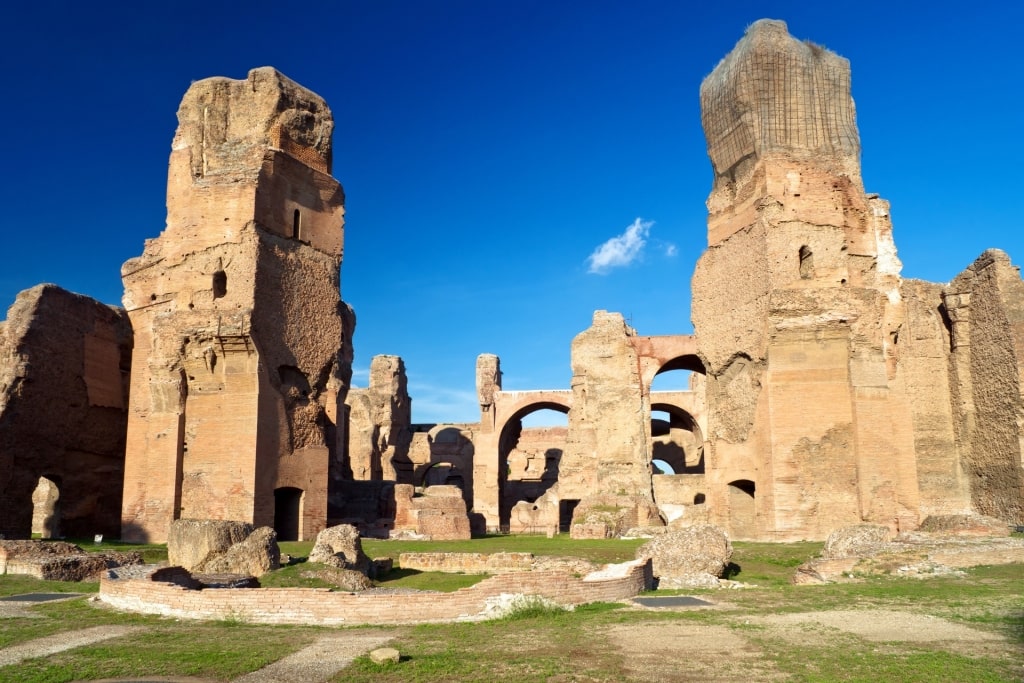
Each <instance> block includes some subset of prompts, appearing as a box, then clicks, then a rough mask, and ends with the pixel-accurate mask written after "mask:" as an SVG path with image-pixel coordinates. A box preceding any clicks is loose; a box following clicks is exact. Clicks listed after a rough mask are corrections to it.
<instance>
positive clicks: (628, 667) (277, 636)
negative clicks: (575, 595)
mask: <svg viewBox="0 0 1024 683" xmlns="http://www.w3.org/2000/svg"><path fill="white" fill-rule="evenodd" d="M640 543H641V541H586V542H576V541H571V540H569V539H568V538H564V537H556V538H554V539H548V538H545V537H540V536H530V537H489V538H485V539H479V540H478V541H470V542H460V543H430V542H412V541H410V542H404V541H403V542H393V541H365V542H364V547H365V548H366V551H367V553H368V554H369V555H371V556H372V557H383V556H390V557H397V555H398V554H399V553H401V552H404V551H406V550H422V551H449V552H451V551H463V552H485V553H487V552H499V551H516V552H532V553H534V554H537V555H576V556H583V557H587V558H588V559H595V560H599V561H610V560H616V561H618V560H625V559H630V558H632V556H633V553H634V552H635V548H636V546H638V545H639V544H640ZM577 544H578V545H577ZM282 546H283V548H282V549H283V551H284V552H287V553H289V554H291V555H293V557H296V558H304V557H305V554H308V551H309V546H310V544H301V543H297V544H288V543H285V544H282ZM734 546H735V553H734V556H733V565H734V566H733V567H732V568H731V573H732V578H734V579H736V580H738V581H741V582H743V583H745V584H747V585H748V587H747V588H741V589H734V590H697V591H688V594H690V595H694V596H696V597H700V598H702V599H704V600H706V601H708V602H711V603H713V604H714V606H713V607H711V608H703V609H695V608H687V609H640V608H638V607H637V606H635V605H632V604H630V603H628V602H626V603H614V604H610V603H599V604H594V605H587V606H583V607H580V608H577V609H576V610H575V611H571V612H570V611H564V610H560V609H552V608H550V607H545V606H543V605H539V604H532V605H526V606H525V607H524V608H522V609H521V610H520V611H519V612H518V613H516V614H513V615H511V616H509V617H506V618H504V619H499V620H495V621H490V622H483V623H456V624H443V625H422V626H415V627H387V628H385V629H384V630H385V631H386V632H387V633H388V634H389V635H391V636H392V637H393V640H392V643H391V644H392V645H393V646H394V647H397V648H398V649H399V651H400V652H401V653H402V661H401V662H399V663H398V664H391V665H386V666H379V665H376V664H373V663H372V662H370V660H369V658H368V657H365V656H363V657H359V658H357V659H356V660H355V661H354V662H353V663H352V664H351V665H350V666H349V667H347V668H346V669H344V670H342V671H340V672H338V673H337V674H336V675H335V676H334V677H333V678H332V679H330V680H332V681H336V682H337V683H340V682H342V681H345V682H346V683H348V682H359V681H383V682H385V683H386V682H389V681H394V682H396V683H397V682H399V681H402V682H406V681H488V682H490V681H495V680H501V681H544V682H550V683H569V682H570V681H578V682H583V681H587V682H595V681H623V680H646V681H651V680H657V681H691V680H703V679H714V680H786V681H790V680H791V681H871V682H873V683H874V682H877V681H888V680H899V681H922V682H923V681H1020V680H1022V678H1024V565H1019V564H1018V565H1005V566H996V567H977V568H974V569H971V570H968V571H966V572H965V573H964V575H946V576H936V577H932V578H928V579H923V580H922V579H904V578H888V577H875V578H870V579H868V580H866V581H864V582H863V583H851V584H830V585H821V586H795V585H791V584H790V583H789V577H790V576H791V575H792V572H793V568H794V567H795V566H796V565H797V564H799V563H801V562H803V561H804V560H806V559H808V558H809V557H811V556H813V555H815V554H817V553H818V552H819V550H820V547H821V544H820V543H791V544H768V543H735V544H734ZM118 549H130V548H129V547H126V546H121V547H119V548H118ZM158 550H159V549H158V548H156V549H154V548H151V549H150V551H152V552H157V551H158ZM304 565H307V563H305V562H296V563H295V564H293V565H291V566H289V567H286V568H285V569H282V570H281V571H280V572H278V573H277V574H279V575H282V576H284V577H285V580H286V581H287V580H295V579H294V578H293V579H287V573H289V572H292V573H295V574H297V573H298V572H299V571H300V570H301V568H302V567H303V566H304ZM307 566H313V565H307ZM394 574H395V576H394V577H393V578H391V577H389V579H391V580H388V581H386V582H385V585H405V586H410V584H409V583H403V582H409V581H414V582H419V583H420V584H422V586H421V587H430V588H439V587H440V588H442V589H445V590H454V589H455V588H457V587H458V585H457V584H458V582H459V581H470V580H478V579H479V577H469V576H461V575H441V574H428V573H412V572H408V571H406V570H401V569H399V570H396V571H395V572H394ZM272 580H274V579H271V578H270V577H268V578H267V579H266V581H265V582H264V583H265V585H267V584H268V583H269V582H270V581H272ZM442 580H447V581H453V582H455V583H454V584H449V585H447V586H442V585H441V584H439V583H437V582H438V581H442ZM418 585H419V584H418ZM453 586H454V587H453ZM410 587H411V586H410ZM95 590H96V586H95V584H62V583H57V582H41V581H37V580H35V579H30V578H26V577H16V576H0V595H11V594H15V593H23V592H30V591H37V592H60V591H74V592H85V593H91V592H93V591H95ZM5 604H7V603H0V605H5ZM886 623H889V624H891V625H892V626H893V628H891V629H890V631H879V630H878V629H879V628H881V626H884V625H885V624H886ZM106 625H122V626H132V627H135V628H136V630H134V631H132V632H131V633H129V634H128V635H124V636H121V637H119V638H116V639H112V640H109V641H102V642H99V643H95V644H93V645H88V646H83V647H78V648H74V649H71V650H67V651H64V652H60V653H56V654H52V655H48V656H46V657H40V658H36V659H29V660H26V661H23V662H21V663H19V664H16V665H12V666H0V680H2V681H5V682H7V681H10V682H12V683H42V682H45V683H68V682H71V681H81V680H90V679H98V678H114V677H130V676H134V677H138V676H165V677H174V676H178V677H184V676H193V677H198V678H205V679H209V680H212V681H229V680H232V679H234V678H237V677H238V676H241V675H243V674H245V673H247V672H249V671H253V670H256V669H259V668H261V667H262V666H265V665H266V664H268V663H270V662H272V661H276V660H278V659H281V658H282V657H285V656H287V655H288V654H290V653H292V652H295V651H297V650H300V649H302V648H303V647H305V646H306V645H309V644H311V643H313V642H315V641H316V640H318V639H320V638H323V637H325V636H337V635H343V634H344V632H345V629H336V628H322V627H318V626H315V625H310V626H302V627H275V626H254V625H247V624H242V623H239V622H237V621H232V620H227V621H221V622H207V623H200V622H185V621H177V620H173V619H166V618H160V617H155V616H142V615H134V614H124V613H118V612H114V611H112V610H109V609H107V608H103V607H99V606H97V605H96V604H95V603H92V602H89V600H88V596H86V597H82V598H76V599H73V600H70V601H66V602H61V603H50V604H40V605H35V606H31V607H25V608H23V611H22V612H20V613H14V614H7V615H4V613H3V612H0V656H2V653H3V650H2V648H5V647H10V646H11V645H16V644H19V643H25V642H28V641H31V640H33V639H36V638H40V637H44V636H49V635H55V634H59V633H62V632H67V631H73V630H77V629H82V628H87V627H94V626H106ZM858 629H860V630H858ZM873 629H874V631H873ZM876 631H877V632H876ZM946 632H948V635H943V633H946Z"/></svg>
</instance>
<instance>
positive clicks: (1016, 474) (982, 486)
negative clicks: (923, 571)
mask: <svg viewBox="0 0 1024 683" xmlns="http://www.w3.org/2000/svg"><path fill="white" fill-rule="evenodd" d="M943 303H944V310H945V313H946V315H947V316H948V318H949V321H950V326H951V329H952V340H951V348H952V352H951V354H950V375H951V377H952V394H953V396H952V398H953V411H954V418H955V419H954V422H953V424H954V426H955V429H956V434H957V438H958V441H959V442H960V444H961V446H962V449H963V454H964V455H963V468H964V470H965V473H966V475H967V480H968V481H969V486H970V496H971V503H972V505H973V506H974V508H975V509H976V510H977V511H978V512H980V513H982V514H984V515H989V516H991V517H996V518H999V519H1003V520H1005V521H1007V522H1010V523H1012V524H1022V523H1024V445H1022V438H1024V437H1022V427H1024V396H1022V390H1024V382H1022V376H1021V373H1022V369H1024V281H1022V280H1021V277H1020V271H1019V269H1018V268H1017V267H1015V266H1013V265H1012V264H1011V263H1010V259H1009V257H1008V256H1007V255H1006V254H1005V253H1004V252H1002V251H999V250H998V249H990V250H988V251H986V252H985V253H984V254H982V255H981V256H980V257H978V259H977V260H976V261H975V262H974V263H973V264H971V266H970V267H969V268H968V269H967V270H965V271H964V272H963V273H961V274H960V275H959V276H957V277H956V278H955V279H954V280H953V281H952V282H950V283H949V285H948V286H947V287H946V290H945V292H944V295H943Z"/></svg>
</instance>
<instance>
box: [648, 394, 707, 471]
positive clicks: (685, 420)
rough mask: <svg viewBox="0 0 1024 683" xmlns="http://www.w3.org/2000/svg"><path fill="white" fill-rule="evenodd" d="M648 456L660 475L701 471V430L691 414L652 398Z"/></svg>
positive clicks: (702, 467)
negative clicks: (659, 471) (649, 450)
mask: <svg viewBox="0 0 1024 683" xmlns="http://www.w3.org/2000/svg"><path fill="white" fill-rule="evenodd" d="M651 456H652V459H653V460H654V462H655V464H656V466H657V467H658V469H659V470H661V473H662V474H704V433H703V432H702V431H701V428H700V425H698V424H697V420H696V419H694V417H693V415H691V414H690V413H689V412H687V411H685V410H683V409H682V408H680V407H679V406H675V405H672V404H670V403H655V402H654V399H652V402H651Z"/></svg>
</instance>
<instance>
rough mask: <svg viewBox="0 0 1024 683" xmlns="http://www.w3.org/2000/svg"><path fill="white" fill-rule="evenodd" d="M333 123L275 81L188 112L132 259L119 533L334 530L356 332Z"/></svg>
mask: <svg viewBox="0 0 1024 683" xmlns="http://www.w3.org/2000/svg"><path fill="white" fill-rule="evenodd" d="M333 125H334V123H333V118H332V116H331V112H330V110H329V109H328V107H327V105H326V103H325V102H324V101H323V99H321V98H320V97H319V96H318V95H316V94H314V93H312V92H310V91H309V90H306V89H305V88H302V87H301V86H299V85H297V84H296V83H294V82H292V81H290V80H289V79H287V78H286V77H284V76H283V75H281V74H280V73H278V72H277V71H275V70H274V69H271V68H261V69H255V70H253V71H251V72H250V73H249V75H248V78H246V79H245V80H237V81H236V80H231V79H227V78H210V79H206V80H203V81H199V82H197V83H195V84H193V85H192V87H191V88H189V90H188V92H187V93H186V94H185V97H184V99H183V100H182V102H181V107H180V108H179V110H178V130H177V132H176V134H175V136H174V142H173V145H172V151H171V158H170V164H169V172H168V182H167V227H166V229H165V230H164V232H163V233H162V234H161V235H160V237H158V238H156V239H153V240H147V242H146V247H145V250H144V252H143V254H142V256H140V257H138V258H135V259H132V260H130V261H128V262H127V263H125V265H124V267H123V268H122V278H123V280H124V284H125V295H124V304H125V307H126V308H127V309H128V312H129V315H130V317H131V320H132V325H133V326H134V329H135V349H136V352H135V355H134V357H133V362H132V383H131V398H130V415H129V421H128V442H127V457H126V465H125V481H124V499H123V510H122V537H123V538H125V539H127V540H135V541H140V540H148V541H163V540H165V539H166V536H167V529H168V525H169V523H170V522H171V521H172V520H174V519H177V518H199V519H205V518H208V519H222V520H229V519H230V520H242V521H247V522H252V523H254V524H257V525H272V526H274V527H275V528H276V529H277V531H278V534H279V538H283V539H289V538H300V539H309V538H313V537H315V535H316V533H317V532H318V531H320V530H321V529H322V528H324V526H325V524H326V518H327V486H328V469H329V467H332V466H334V465H333V464H332V463H334V464H336V463H337V462H338V460H337V458H338V454H339V453H340V450H339V448H338V444H339V442H340V439H341V438H342V436H343V434H339V428H338V424H337V417H338V414H339V406H341V404H342V402H343V401H344V395H345V392H346V390H347V387H348V383H349V380H350V377H351V358H352V353H351V343H350V340H351V333H352V327H353V325H354V318H353V316H352V313H351V310H350V309H349V308H348V307H347V305H346V304H345V303H344V302H342V300H341V297H340V266H341V259H342V240H343V229H342V228H343V224H344V219H343V215H344V193H343V191H342V188H341V186H340V185H339V183H338V181H336V180H335V179H334V178H332V177H331V175H330V172H331V132H332V129H333Z"/></svg>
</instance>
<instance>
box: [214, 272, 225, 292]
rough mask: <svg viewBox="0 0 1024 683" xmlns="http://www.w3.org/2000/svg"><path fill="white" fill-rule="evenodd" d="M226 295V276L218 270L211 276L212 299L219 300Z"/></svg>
mask: <svg viewBox="0 0 1024 683" xmlns="http://www.w3.org/2000/svg"><path fill="white" fill-rule="evenodd" d="M227 293H228V274H227V273H225V272H224V271H223V270H218V271H217V272H216V273H214V274H213V298H214V299H220V298H221V297H223V296H225V295H226V294H227Z"/></svg>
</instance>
